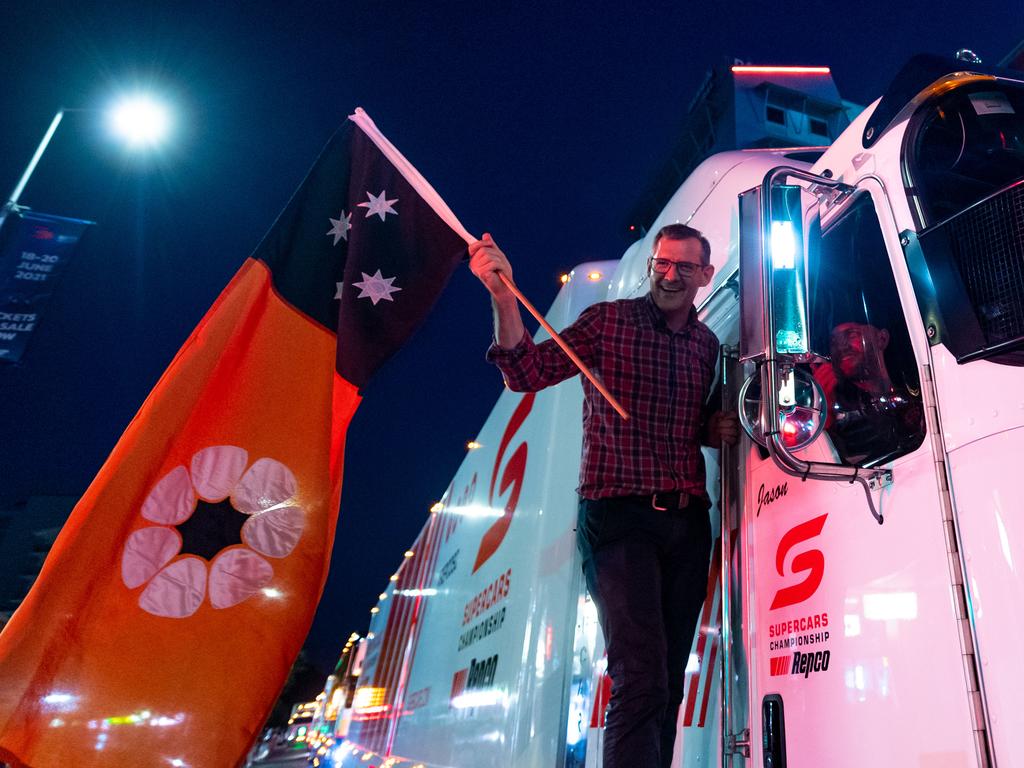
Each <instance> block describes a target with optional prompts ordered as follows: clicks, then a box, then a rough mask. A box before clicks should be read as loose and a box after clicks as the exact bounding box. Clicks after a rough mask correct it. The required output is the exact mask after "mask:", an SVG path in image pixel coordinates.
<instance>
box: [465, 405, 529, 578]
mask: <svg viewBox="0 0 1024 768" xmlns="http://www.w3.org/2000/svg"><path fill="white" fill-rule="evenodd" d="M536 397H537V395H536V393H535V392H531V393H529V394H527V395H526V396H525V397H523V399H522V401H520V403H519V407H517V408H516V410H515V412H514V413H513V414H512V418H511V419H510V420H509V422H508V426H507V427H506V428H505V434H504V435H502V436H501V444H500V445H499V446H498V456H497V458H495V460H494V472H493V473H492V475H491V488H490V491H489V493H488V495H487V503H488V504H490V505H493V504H494V486H495V485H497V486H498V495H499V496H500V495H501V494H504V493H505V492H506V491H509V490H511V492H510V493H509V496H508V501H507V502H506V503H505V512H504V514H503V515H502V516H501V517H499V518H498V519H497V520H496V521H495V522H494V525H492V526H491V527H490V528H488V529H487V531H486V532H485V533H484V535H483V538H482V539H481V540H480V549H479V550H478V551H477V553H476V561H475V562H474V563H473V573H476V572H477V571H478V570H479V569H480V566H481V565H483V564H484V563H486V562H487V560H488V559H489V558H490V557H491V555H493V554H494V553H495V552H496V551H497V549H498V547H499V546H500V545H501V542H502V541H504V540H505V534H507V533H508V527H509V526H510V525H511V524H512V515H514V514H515V511H516V505H517V504H519V494H520V492H521V491H522V489H523V477H524V476H525V474H526V454H527V448H526V442H525V441H524V442H522V443H520V444H519V445H518V446H517V447H516V449H515V450H514V451H512V455H511V456H510V457H509V460H508V463H507V464H505V470H504V472H502V473H501V482H500V483H498V470H499V469H501V462H502V459H504V458H505V451H506V450H507V449H508V446H509V444H510V443H511V442H512V438H513V437H515V434H516V432H517V431H519V428H520V427H521V426H523V422H524V421H526V417H527V416H528V415H529V413H530V411H531V409H532V408H533V402H534V400H535V399H536Z"/></svg>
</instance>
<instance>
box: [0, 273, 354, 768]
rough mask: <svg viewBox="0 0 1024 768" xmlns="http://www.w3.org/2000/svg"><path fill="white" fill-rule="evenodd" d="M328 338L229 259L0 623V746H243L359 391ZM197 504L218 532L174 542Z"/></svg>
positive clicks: (300, 583) (291, 642) (308, 562)
mask: <svg viewBox="0 0 1024 768" xmlns="http://www.w3.org/2000/svg"><path fill="white" fill-rule="evenodd" d="M335 348H336V340H335V336H334V334H332V333H329V332H328V331H326V330H324V329H323V327H321V326H318V325H316V324H314V323H313V322H311V321H310V320H309V319H307V318H306V317H305V316H304V315H303V314H301V313H300V312H298V311H296V310H295V309H293V308H292V307H291V306H289V305H288V304H286V303H285V302H284V301H283V300H282V299H281V298H280V297H278V295H277V294H276V293H275V292H274V289H273V287H272V285H271V282H270V274H269V272H268V271H267V268H266V266H265V265H264V264H263V263H262V262H258V261H254V260H251V259H250V260H249V261H247V262H246V263H245V265H244V266H243V267H242V269H241V270H240V271H239V273H238V274H237V275H236V276H235V278H234V279H233V280H232V282H231V283H230V284H229V285H228V287H227V288H226V289H225V290H224V292H223V293H222V294H221V296H220V298H219V299H218V300H217V302H216V303H215V304H214V306H213V307H212V308H211V309H210V311H209V312H208V313H207V315H206V317H205V318H204V319H203V321H202V322H201V323H200V325H199V326H198V327H197V329H196V330H195V331H194V332H193V334H192V336H191V337H190V338H189V340H188V341H187V342H186V344H185V345H184V347H183V348H182V350H181V351H180V352H179V353H178V355H177V357H176V358H175V359H174V361H173V362H172V363H171V365H170V367H169V368H168V369H167V371H166V372H165V374H164V375H163V377H162V378H161V380H160V382H159V383H158V384H157V386H156V387H155V389H154V390H153V392H152V393H151V394H150V396H149V397H148V398H147V400H146V402H145V403H144V404H143V406H142V408H141V409H140V411H139V412H138V414H137V415H136V417H135V419H134V420H133V421H132V423H131V424H130V425H129V427H128V429H127V430H126V431H125V433H124V435H123V436H122V437H121V439H120V441H119V442H118V444H117V446H116V447H115V448H114V451H113V453H112V454H111V455H110V458H109V459H108V460H107V462H106V463H105V464H104V466H103V468H102V469H101V470H100V472H99V474H98V476H97V477H96V479H95V480H94V481H93V483H92V485H91V486H90V487H89V489H88V491H87V492H86V494H85V495H84V496H83V498H82V500H81V501H80V502H79V503H78V505H77V506H76V507H75V510H74V512H73V513H72V515H71V517H70V519H69V520H68V522H67V524H66V525H65V527H64V529H63V531H62V532H61V534H60V536H59V537H58V539H57V541H56V543H55V544H54V547H53V550H52V552H51V554H50V556H49V558H48V559H47V561H46V564H45V566H44V567H43V570H42V572H41V573H40V575H39V579H38V581H37V582H36V585H35V586H34V587H33V589H32V591H31V593H30V594H29V596H28V597H27V598H26V600H25V602H24V603H23V604H22V606H21V607H20V608H19V609H18V611H17V612H16V613H15V615H14V617H13V618H12V619H11V621H10V622H9V624H8V626H7V627H6V628H5V629H4V630H3V632H2V633H0V759H3V760H7V761H8V762H11V763H12V764H13V765H16V766H22V765H28V766H33V767H34V768H45V766H68V765H74V766H76V767H77V768H88V767H90V766H140V765H162V766H193V767H195V766H230V765H235V764H237V763H238V762H239V760H240V758H241V757H242V756H244V754H245V751H246V749H247V748H248V746H249V744H250V743H251V741H252V739H253V737H254V736H255V734H256V732H257V731H258V729H259V728H260V726H261V725H262V723H263V721H264V719H265V717H266V715H267V714H268V711H269V707H270V706H271V704H272V703H273V701H274V700H275V698H276V696H277V693H278V692H279V690H280V688H281V686H282V685H283V683H284V680H285V677H286V675H287V673H288V670H289V668H290V666H291V664H292V661H293V660H294V658H295V656H296V654H297V653H298V651H299V648H300V647H301V645H302V643H303V640H304V638H305V635H306V632H307V631H308V629H309V625H310V623H311V621H312V618H313V613H314V610H315V608H316V604H317V600H318V599H319V596H320V592H321V590H322V588H323V582H324V579H325V578H326V574H327V566H328V563H329V560H330V551H331V543H332V541H333V538H334V528H335V523H336V521H337V511H338V503H339V497H340V492H341V465H342V462H341V452H342V446H343V440H344V434H345V428H346V426H347V425H348V422H349V420H350V419H351V416H352V414H353V413H354V411H355V409H356V407H357V406H358V404H359V396H358V394H357V392H356V389H355V388H354V387H352V386H351V385H349V384H348V383H347V382H346V381H344V380H343V379H341V378H340V377H338V376H337V374H336V373H335ZM98 375H103V374H102V372H98ZM200 518H203V520H200ZM211 520H212V521H214V523H213V524H212V526H213V529H216V530H218V531H221V530H225V529H226V530H228V531H229V535H227V539H226V540H227V541H228V542H229V543H228V544H226V545H224V546H223V547H221V548H220V549H219V550H218V549H217V548H218V547H219V546H220V544H218V543H217V541H219V540H218V539H217V537H216V536H214V537H213V541H214V543H213V544H210V543H209V542H210V538H209V536H207V537H206V539H202V538H200V539H198V541H201V542H204V541H205V543H201V544H199V545H197V544H195V543H194V542H193V541H192V540H193V539H194V538H195V537H194V535H193V532H194V529H196V528H197V527H203V526H204V525H205V527H206V529H209V528H210V525H206V523H209V522H210V521H211ZM204 521H205V522H204ZM239 526H241V527H240V530H239ZM231 531H233V532H234V538H233V539H232V535H230V534H231ZM223 538H224V537H223V536H221V539H223ZM204 548H205V549H204Z"/></svg>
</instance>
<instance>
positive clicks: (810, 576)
mask: <svg viewBox="0 0 1024 768" xmlns="http://www.w3.org/2000/svg"><path fill="white" fill-rule="evenodd" d="M826 517H828V514H827V513H826V514H824V515H821V516H820V517H815V518H813V519H812V520H808V521H807V522H805V523H800V525H798V526H796V527H795V528H793V529H791V530H790V531H788V532H787V533H786V535H785V536H783V537H782V539H781V540H780V541H779V549H778V551H777V552H776V553H775V570H776V571H778V572H779V576H785V575H786V572H785V570H784V566H785V564H786V555H788V554H789V551H790V550H791V549H793V548H794V547H796V546H798V545H800V544H803V543H804V542H806V541H809V540H810V539H813V538H814V537H815V536H818V535H819V534H820V533H821V529H822V528H824V527H825V518H826ZM790 570H791V571H792V573H793V575H794V576H795V575H797V574H801V573H803V574H805V576H804V578H803V581H801V582H800V583H799V584H793V585H791V586H788V587H783V588H782V589H780V590H779V591H778V592H776V593H775V599H774V600H772V605H771V609H770V610H773V611H774V610H776V609H777V608H786V607H787V606H790V605H796V604H797V603H802V602H803V601H804V600H806V599H807V598H809V597H810V596H811V595H813V594H814V593H815V591H816V590H817V589H818V587H819V586H821V580H822V578H824V576H825V553H824V552H822V551H821V550H820V549H807V550H804V551H803V552H799V553H797V554H796V555H794V557H793V562H792V563H790Z"/></svg>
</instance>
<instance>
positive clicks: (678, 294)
mask: <svg viewBox="0 0 1024 768" xmlns="http://www.w3.org/2000/svg"><path fill="white" fill-rule="evenodd" d="M702 255H703V249H702V248H701V245H700V241H699V240H697V239H695V238H687V239H686V240H669V239H668V238H667V237H663V238H661V240H659V241H658V245H657V247H656V248H655V249H654V255H653V256H652V264H653V259H662V260H664V261H671V262H672V263H673V266H672V267H671V268H670V269H669V270H668V271H667V272H665V273H659V272H657V271H655V270H654V269H653V268H650V269H649V271H650V275H651V298H653V299H654V303H655V304H656V305H657V306H658V309H660V310H661V311H662V312H664V313H665V314H673V313H678V312H689V311H690V306H691V305H692V304H693V299H694V297H695V296H696V295H697V291H698V289H700V288H703V287H704V286H705V285H707V284H708V283H709V282H711V278H712V276H713V275H714V274H715V268H714V267H712V266H710V265H709V266H704V265H703V264H702V262H701V256H702ZM676 264H678V265H680V266H679V267H676V266H675V265H676ZM684 273H688V274H684Z"/></svg>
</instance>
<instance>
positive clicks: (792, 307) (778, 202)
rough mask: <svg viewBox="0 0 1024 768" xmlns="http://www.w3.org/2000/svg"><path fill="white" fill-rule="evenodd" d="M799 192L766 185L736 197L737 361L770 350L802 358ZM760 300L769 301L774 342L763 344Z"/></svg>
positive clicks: (802, 260) (803, 279) (802, 267)
mask: <svg viewBox="0 0 1024 768" xmlns="http://www.w3.org/2000/svg"><path fill="white" fill-rule="evenodd" d="M802 191H803V188H802V187H800V186H797V185H795V184H774V185H772V184H768V183H766V184H763V185H761V186H759V187H755V188H754V189H750V190H747V191H746V192H743V193H742V194H740V196H739V211H740V259H739V260H740V290H741V292H742V294H743V296H744V301H743V303H742V305H741V307H740V328H741V333H740V360H741V361H747V360H755V361H761V360H765V359H768V358H772V357H774V356H775V355H774V354H772V352H773V351H774V352H775V353H776V354H780V355H793V356H795V357H796V359H803V358H804V357H806V355H807V354H808V351H809V345H808V330H807V329H808V321H807V298H806V297H807V271H806V266H805V258H804V255H805V246H804V225H803V208H802V205H801V200H800V195H801V192H802ZM766 282H770V286H768V285H765V283H766ZM766 289H767V290H766ZM764 297H770V300H771V313H770V317H771V319H772V320H773V322H772V325H773V326H774V328H773V329H771V331H773V335H774V339H773V341H774V344H768V343H766V342H767V341H768V338H767V334H768V333H769V332H770V329H769V328H768V323H767V322H766V320H767V319H768V318H769V315H768V314H767V313H766V312H765V309H766V306H765V301H764Z"/></svg>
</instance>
